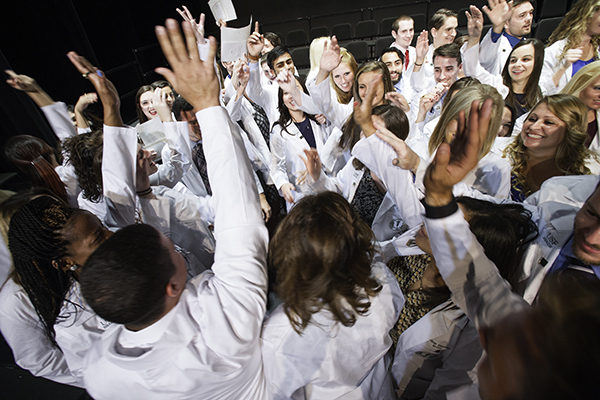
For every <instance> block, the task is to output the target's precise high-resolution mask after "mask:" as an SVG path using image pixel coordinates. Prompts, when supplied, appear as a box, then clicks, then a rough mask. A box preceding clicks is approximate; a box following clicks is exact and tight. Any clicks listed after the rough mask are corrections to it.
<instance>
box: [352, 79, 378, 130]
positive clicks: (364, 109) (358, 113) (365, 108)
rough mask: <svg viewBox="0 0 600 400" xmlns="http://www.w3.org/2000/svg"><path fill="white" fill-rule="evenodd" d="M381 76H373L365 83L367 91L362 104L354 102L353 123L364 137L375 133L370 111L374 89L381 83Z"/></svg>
mask: <svg viewBox="0 0 600 400" xmlns="http://www.w3.org/2000/svg"><path fill="white" fill-rule="evenodd" d="M381 79H382V76H381V74H375V75H374V76H373V78H372V79H371V80H370V81H369V82H367V91H366V93H365V97H364V98H363V100H362V103H359V102H354V112H353V115H354V122H356V124H357V125H360V127H361V128H362V130H363V133H364V134H365V136H371V135H372V134H373V133H375V127H374V126H373V120H372V118H371V116H372V110H373V98H374V97H375V92H376V89H375V87H376V86H377V84H379V82H380V81H381Z"/></svg>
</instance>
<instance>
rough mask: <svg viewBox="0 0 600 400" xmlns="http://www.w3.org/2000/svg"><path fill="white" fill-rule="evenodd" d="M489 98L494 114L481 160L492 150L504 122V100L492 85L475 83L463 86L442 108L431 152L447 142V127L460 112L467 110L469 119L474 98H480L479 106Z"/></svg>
mask: <svg viewBox="0 0 600 400" xmlns="http://www.w3.org/2000/svg"><path fill="white" fill-rule="evenodd" d="M487 99H492V100H493V101H494V104H493V105H492V115H491V118H490V125H489V128H488V133H487V136H486V138H485V141H484V142H483V146H482V147H481V149H480V150H479V154H478V155H477V159H478V160H481V159H482V158H483V157H484V156H485V155H486V154H487V153H489V152H490V150H491V148H492V145H493V144H494V140H496V136H497V135H498V130H499V129H500V123H501V122H502V111H503V110H504V100H503V99H502V96H500V93H498V91H497V90H496V88H494V87H492V86H490V85H480V84H475V85H471V86H467V87H464V88H462V89H461V90H459V91H457V92H454V95H453V96H452V98H451V99H450V102H449V103H447V105H446V106H445V107H444V108H443V110H442V115H440V120H439V121H438V123H437V125H436V126H435V128H434V129H433V132H432V134H431V138H430V139H429V154H430V155H433V154H434V153H435V151H436V150H437V148H438V147H439V146H440V145H441V144H442V143H444V142H446V127H447V126H448V124H449V123H450V122H451V121H452V120H455V119H457V118H458V114H459V113H460V112H461V111H464V112H465V121H468V119H469V114H470V111H471V103H473V101H474V100H479V106H480V107H481V106H482V105H483V102H484V101H485V100H487Z"/></svg>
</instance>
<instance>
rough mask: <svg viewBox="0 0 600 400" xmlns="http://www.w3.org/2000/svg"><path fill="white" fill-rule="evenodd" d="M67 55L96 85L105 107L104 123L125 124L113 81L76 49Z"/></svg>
mask: <svg viewBox="0 0 600 400" xmlns="http://www.w3.org/2000/svg"><path fill="white" fill-rule="evenodd" d="M67 57H68V58H69V60H70V61H71V63H72V64H73V65H74V66H75V68H77V71H79V73H80V74H82V75H83V77H84V78H86V79H88V80H89V81H90V82H91V83H92V85H94V88H95V89H96V93H98V97H100V101H101V102H102V107H103V109H104V125H108V126H123V120H122V119H121V114H120V112H119V107H120V106H121V99H120V98H119V93H118V92H117V89H116V88H115V86H114V85H113V84H112V82H111V81H109V80H108V79H107V78H106V76H104V73H103V72H102V71H100V70H99V69H98V68H96V67H95V66H93V65H92V63H91V62H89V61H88V60H87V59H86V58H85V57H83V56H80V55H79V54H77V53H76V52H74V51H70V52H69V53H67Z"/></svg>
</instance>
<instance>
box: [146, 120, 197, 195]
mask: <svg viewBox="0 0 600 400" xmlns="http://www.w3.org/2000/svg"><path fill="white" fill-rule="evenodd" d="M163 131H164V133H165V138H166V140H167V145H168V148H169V149H170V153H169V158H167V159H165V158H162V162H163V163H162V164H160V165H158V171H156V172H155V173H154V174H152V175H150V177H149V178H150V185H151V186H157V185H164V186H167V187H170V188H172V187H173V186H175V185H176V184H177V182H179V181H180V180H181V178H182V177H183V175H185V172H187V170H188V169H189V168H190V166H191V165H192V164H191V162H192V161H191V157H189V156H188V155H187V152H186V148H189V146H188V145H187V144H186V143H185V142H184V135H185V136H187V135H188V127H187V122H163Z"/></svg>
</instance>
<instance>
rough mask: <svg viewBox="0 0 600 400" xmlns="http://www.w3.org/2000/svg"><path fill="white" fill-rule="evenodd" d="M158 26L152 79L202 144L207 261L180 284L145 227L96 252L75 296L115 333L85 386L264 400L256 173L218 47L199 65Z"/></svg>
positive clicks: (172, 261)
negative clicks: (169, 88) (184, 103)
mask: <svg viewBox="0 0 600 400" xmlns="http://www.w3.org/2000/svg"><path fill="white" fill-rule="evenodd" d="M166 25H167V26H168V28H166V29H165V28H164V27H157V36H158V40H159V42H160V44H161V47H162V48H163V52H164V53H165V56H166V57H167V60H168V62H169V65H171V67H172V68H173V71H171V70H168V69H166V68H160V69H158V70H157V71H158V72H159V73H161V74H163V75H164V76H165V77H167V78H168V79H169V80H170V81H171V82H172V83H173V84H174V87H175V89H176V90H177V92H178V93H180V94H181V96H183V97H184V98H185V99H187V100H188V101H189V102H190V104H192V105H193V107H194V110H196V117H197V118H198V122H199V123H200V126H201V129H202V132H203V135H204V137H203V140H204V142H205V148H206V149H207V152H206V157H207V161H208V165H209V168H208V173H209V175H210V177H211V183H212V189H213V198H214V201H215V209H216V217H215V224H214V227H215V228H214V233H215V237H216V238H217V240H218V244H217V247H216V250H215V263H214V264H213V266H212V271H207V272H205V273H203V274H201V275H199V276H197V277H196V278H194V279H192V280H191V281H190V282H189V283H187V284H186V277H187V272H186V267H185V260H184V258H183V257H182V255H181V254H179V253H178V252H177V251H176V250H175V248H174V245H173V243H172V242H171V240H170V239H169V238H167V237H166V236H164V235H163V234H161V233H159V232H157V231H156V230H155V229H154V228H151V227H148V226H145V225H138V226H129V227H127V228H125V229H124V230H122V231H121V232H119V233H118V236H117V240H115V241H108V242H106V243H105V245H103V246H101V247H100V248H99V249H98V250H97V252H95V253H94V254H93V255H92V257H91V258H90V260H89V261H88V262H87V263H86V267H85V269H84V273H83V274H82V278H81V279H82V280H81V282H82V291H83V295H84V297H85V298H86V299H87V300H88V302H89V304H90V305H91V307H92V308H93V309H97V310H98V312H99V313H100V314H102V315H104V316H106V317H107V318H108V319H109V320H115V321H119V323H120V324H122V325H115V326H114V328H113V329H110V330H109V331H107V332H105V334H104V335H102V337H101V339H100V340H99V341H98V342H96V343H95V345H94V347H93V348H92V349H91V350H90V351H89V352H88V354H87V357H86V367H85V369H84V382H85V386H86V389H87V390H88V392H89V393H90V395H91V396H93V397H94V398H95V399H98V400H102V399H114V398H117V397H121V396H122V395H123V394H124V393H127V395H128V396H129V397H131V398H138V399H147V398H149V397H152V398H164V399H173V398H203V399H225V398H244V399H257V400H263V399H265V398H268V397H269V394H268V391H267V390H268V389H267V387H266V383H265V380H264V376H263V366H262V358H261V355H260V344H259V335H260V331H261V325H262V320H263V317H264V313H265V306H266V288H267V274H266V250H267V240H268V238H267V230H266V227H265V225H264V222H263V220H262V217H261V215H260V206H259V203H258V196H257V195H256V188H255V187H254V185H253V183H252V180H253V178H252V170H251V167H250V164H249V162H248V159H247V156H246V153H245V149H244V146H243V142H242V139H241V137H240V134H239V132H238V130H237V127H236V126H235V125H233V123H232V122H231V121H230V120H229V117H228V115H227V112H226V111H225V110H224V109H223V108H222V107H220V103H219V96H220V87H219V83H218V79H217V77H216V75H215V71H214V68H213V65H214V55H215V52H216V41H215V39H214V38H210V39H209V46H210V47H209V51H208V60H207V61H201V60H200V57H199V54H198V48H197V47H196V43H195V38H194V35H193V32H192V31H191V30H185V31H184V33H185V42H184V41H183V38H182V34H181V31H180V28H179V27H178V26H177V24H176V22H175V21H174V20H167V24H166ZM172 43H173V44H172ZM186 43H188V44H189V48H187V47H188V46H186ZM190 55H191V56H190ZM144 162H145V161H144ZM144 193H145V192H142V193H141V194H140V195H143V194H144ZM140 241H141V242H145V244H144V243H140ZM135 243H138V244H139V246H138V245H135ZM140 260H142V262H140ZM86 271H87V272H86ZM115 278H117V279H115ZM125 299H126V301H124V300H125Z"/></svg>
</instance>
